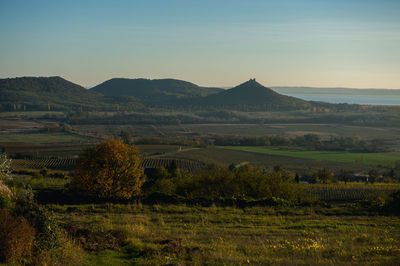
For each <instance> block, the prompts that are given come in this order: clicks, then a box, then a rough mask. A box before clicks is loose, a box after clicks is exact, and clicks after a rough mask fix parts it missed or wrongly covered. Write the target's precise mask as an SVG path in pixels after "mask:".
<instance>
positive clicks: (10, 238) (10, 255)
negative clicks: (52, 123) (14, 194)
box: [0, 209, 35, 263]
mask: <svg viewBox="0 0 400 266" xmlns="http://www.w3.org/2000/svg"><path fill="white" fill-rule="evenodd" d="M34 238H35V229H34V228H33V227H32V226H30V225H29V223H28V222H27V220H26V219H24V218H22V217H14V216H12V215H11V214H10V213H9V212H8V211H7V210H5V209H2V210H0V259H1V260H2V261H3V262H11V263H27V262H29V259H30V256H31V254H32V247H33V240H34Z"/></svg>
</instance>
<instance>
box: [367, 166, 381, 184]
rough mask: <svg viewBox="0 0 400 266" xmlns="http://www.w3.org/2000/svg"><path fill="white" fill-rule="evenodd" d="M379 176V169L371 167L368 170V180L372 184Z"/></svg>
mask: <svg viewBox="0 0 400 266" xmlns="http://www.w3.org/2000/svg"><path fill="white" fill-rule="evenodd" d="M378 177H379V174H378V171H377V170H376V169H371V170H370V171H369V172H368V182H370V183H371V184H373V183H375V182H376V181H377V179H378Z"/></svg>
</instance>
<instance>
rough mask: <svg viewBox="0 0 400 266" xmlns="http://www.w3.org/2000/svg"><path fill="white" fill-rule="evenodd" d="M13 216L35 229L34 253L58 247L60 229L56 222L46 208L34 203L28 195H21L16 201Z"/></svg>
mask: <svg viewBox="0 0 400 266" xmlns="http://www.w3.org/2000/svg"><path fill="white" fill-rule="evenodd" d="M14 214H15V215H16V216H20V217H24V218H25V219H26V220H28V221H29V223H30V224H32V225H33V227H34V228H35V229H36V237H35V243H34V248H35V251H38V252H41V251H43V250H50V249H52V248H55V247H57V246H59V244H60V243H59V236H60V229H59V227H58V224H57V222H56V220H55V219H53V217H52V215H51V213H49V211H48V210H47V209H46V208H44V207H43V206H40V205H38V204H37V203H35V202H34V201H33V200H32V199H31V197H30V195H28V196H26V195H22V196H20V197H19V198H18V199H17V200H16V203H15V208H14Z"/></svg>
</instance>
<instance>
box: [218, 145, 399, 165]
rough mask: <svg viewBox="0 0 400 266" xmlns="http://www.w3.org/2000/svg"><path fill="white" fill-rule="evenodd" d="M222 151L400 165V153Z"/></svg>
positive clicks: (240, 148) (258, 148)
mask: <svg viewBox="0 0 400 266" xmlns="http://www.w3.org/2000/svg"><path fill="white" fill-rule="evenodd" d="M219 148H221V149H231V150H239V151H246V152H254V153H261V154H268V155H278V156H286V157H294V158H303V159H313V160H326V161H335V162H344V163H360V164H368V165H383V166H391V167H393V166H395V165H396V164H399V163H400V153H398V152H396V153H394V152H388V153H356V152H344V151H293V150H278V149H270V148H266V147H237V146H220V147H219Z"/></svg>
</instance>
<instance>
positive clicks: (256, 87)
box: [200, 79, 310, 110]
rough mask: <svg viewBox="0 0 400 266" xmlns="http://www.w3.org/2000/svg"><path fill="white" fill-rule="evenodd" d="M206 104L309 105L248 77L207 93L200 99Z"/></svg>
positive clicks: (252, 105) (259, 106)
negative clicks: (225, 87)
mask: <svg viewBox="0 0 400 266" xmlns="http://www.w3.org/2000/svg"><path fill="white" fill-rule="evenodd" d="M200 102H201V103H202V104H203V105H206V106H238V105H241V106H246V107H249V108H255V109H265V110H269V109H297V108H307V107H310V103H309V102H307V101H304V100H301V99H298V98H295V97H290V96H286V95H282V94H279V93H277V92H275V91H273V90H271V89H269V88H266V87H264V86H263V85H261V84H260V83H258V82H257V81H255V79H250V80H249V81H246V82H244V83H242V84H240V85H239V86H236V87H234V88H232V89H229V90H226V91H222V92H220V93H217V94H213V95H209V96H207V97H205V98H203V99H201V100H200Z"/></svg>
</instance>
